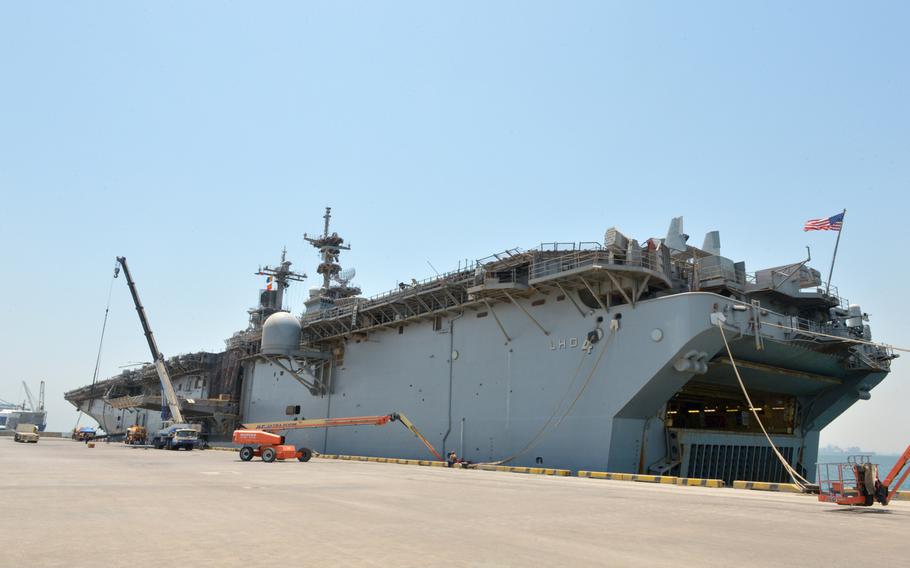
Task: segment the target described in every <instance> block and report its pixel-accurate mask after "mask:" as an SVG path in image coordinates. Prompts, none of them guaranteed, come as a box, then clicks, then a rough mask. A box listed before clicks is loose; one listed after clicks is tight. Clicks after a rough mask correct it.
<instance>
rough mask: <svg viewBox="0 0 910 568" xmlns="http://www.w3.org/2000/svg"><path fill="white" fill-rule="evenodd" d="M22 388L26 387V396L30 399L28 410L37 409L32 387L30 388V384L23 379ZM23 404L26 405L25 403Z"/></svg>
mask: <svg viewBox="0 0 910 568" xmlns="http://www.w3.org/2000/svg"><path fill="white" fill-rule="evenodd" d="M22 388H24V389H25V398H26V399H27V400H28V410H35V409H36V406H35V397H33V396H32V391H31V389H29V388H28V384H26V382H25V381H22ZM23 406H25V405H24V404H23Z"/></svg>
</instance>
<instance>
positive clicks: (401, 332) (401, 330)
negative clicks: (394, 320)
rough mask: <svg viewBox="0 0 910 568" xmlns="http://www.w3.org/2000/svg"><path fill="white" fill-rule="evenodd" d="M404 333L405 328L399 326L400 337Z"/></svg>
mask: <svg viewBox="0 0 910 568" xmlns="http://www.w3.org/2000/svg"><path fill="white" fill-rule="evenodd" d="M403 333H404V326H403V325H399V326H398V335H401V334H403Z"/></svg>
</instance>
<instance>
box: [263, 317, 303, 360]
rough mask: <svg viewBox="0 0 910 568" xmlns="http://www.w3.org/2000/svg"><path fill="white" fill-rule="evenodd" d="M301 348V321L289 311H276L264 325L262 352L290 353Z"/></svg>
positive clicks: (266, 353) (270, 353)
mask: <svg viewBox="0 0 910 568" xmlns="http://www.w3.org/2000/svg"><path fill="white" fill-rule="evenodd" d="M299 349H300V322H299V321H298V320H297V318H296V317H294V316H293V315H291V314H290V313H288V312H275V313H274V314H272V315H270V316H269V317H268V318H267V319H266V320H265V323H264V324H263V325H262V354H263V355H290V354H291V353H293V352H294V351H297V350H299Z"/></svg>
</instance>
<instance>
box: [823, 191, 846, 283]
mask: <svg viewBox="0 0 910 568" xmlns="http://www.w3.org/2000/svg"><path fill="white" fill-rule="evenodd" d="M841 215H843V217H841V220H840V230H839V231H838V232H837V240H836V241H834V255H832V256H831V268H830V270H828V283H827V284H826V285H825V296H827V295H828V292H829V291H830V290H831V275H832V274H834V261H835V260H837V245H839V244H840V234H841V233H843V232H844V223H846V222H847V210H846V209H844V211H843V212H842V213H841Z"/></svg>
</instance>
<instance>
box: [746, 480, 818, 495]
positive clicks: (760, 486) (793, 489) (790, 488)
mask: <svg viewBox="0 0 910 568" xmlns="http://www.w3.org/2000/svg"><path fill="white" fill-rule="evenodd" d="M733 488H734V489H751V490H753V491H783V492H788V493H802V491H800V489H799V487H797V486H796V485H795V484H793V483H768V482H766V481H734V482H733Z"/></svg>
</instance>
